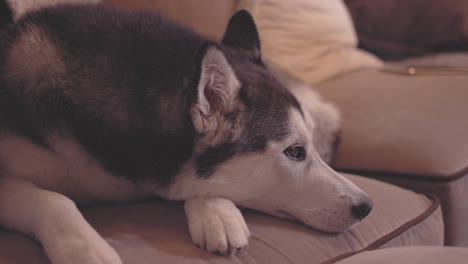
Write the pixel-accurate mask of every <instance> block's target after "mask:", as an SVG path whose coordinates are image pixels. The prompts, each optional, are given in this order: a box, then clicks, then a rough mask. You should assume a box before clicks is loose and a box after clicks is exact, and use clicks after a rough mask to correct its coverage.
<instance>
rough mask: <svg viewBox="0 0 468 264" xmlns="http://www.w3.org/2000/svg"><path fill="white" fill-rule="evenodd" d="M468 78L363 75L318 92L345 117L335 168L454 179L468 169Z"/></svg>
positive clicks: (332, 83) (328, 84)
mask: <svg viewBox="0 0 468 264" xmlns="http://www.w3.org/2000/svg"><path fill="white" fill-rule="evenodd" d="M467 83H468V75H458V76H444V75H424V76H410V75H401V74H393V73H387V72H381V71H371V70H369V71H359V72H355V73H352V74H348V75H345V76H342V77H340V78H336V79H334V80H331V81H329V82H326V83H324V84H322V85H319V86H317V89H318V90H319V91H320V93H321V94H322V95H323V96H324V98H325V99H326V100H329V101H330V102H332V103H334V104H335V105H336V106H337V107H338V108H339V109H340V110H341V112H342V116H343V126H342V133H341V143H340V145H339V147H338V152H337V156H336V160H335V162H334V166H335V167H336V168H339V169H342V170H355V171H366V172H386V173H389V174H392V175H393V174H405V175H406V174H410V175H415V177H418V175H419V176H421V177H423V176H424V177H439V178H440V177H442V178H446V179H449V178H453V177H458V176H461V175H464V171H465V170H466V169H467V168H468V141H467V140H466V135H467V131H468V122H467V121H466V120H467V118H466V113H468V104H467V103H466V98H468V89H466V87H467Z"/></svg>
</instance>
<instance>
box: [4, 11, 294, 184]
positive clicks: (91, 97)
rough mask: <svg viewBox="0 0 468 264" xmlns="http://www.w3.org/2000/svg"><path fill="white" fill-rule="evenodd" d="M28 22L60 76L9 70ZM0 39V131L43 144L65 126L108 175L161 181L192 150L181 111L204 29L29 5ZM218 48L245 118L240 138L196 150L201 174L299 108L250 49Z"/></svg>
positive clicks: (255, 145) (272, 132)
mask: <svg viewBox="0 0 468 264" xmlns="http://www.w3.org/2000/svg"><path fill="white" fill-rule="evenodd" d="M31 25H33V26H34V28H37V29H39V31H40V32H41V34H43V35H44V36H45V37H46V38H47V40H50V42H51V43H52V44H53V46H54V50H57V51H58V54H59V56H60V58H61V60H62V61H63V65H62V66H63V67H62V68H63V69H59V70H60V71H61V74H59V75H58V76H52V77H51V76H49V75H48V71H49V69H47V68H46V69H44V73H43V74H42V73H41V74H39V75H38V76H35V77H34V78H32V77H30V76H21V75H20V77H18V75H14V76H12V75H11V74H10V72H11V71H12V70H11V69H10V68H11V64H9V63H8V62H9V61H11V60H12V59H11V58H10V57H9V56H10V53H11V50H12V49H14V48H15V47H16V45H18V40H19V39H21V36H22V35H23V34H25V32H26V31H27V29H28V28H31ZM0 41H1V51H0V77H1V78H0V133H15V134H17V135H21V136H23V137H25V138H28V139H29V140H30V141H32V142H34V143H36V144H40V145H42V146H43V147H47V136H48V135H50V134H53V133H55V134H60V133H64V134H65V133H67V135H68V133H71V135H72V136H73V137H74V138H75V140H76V141H77V142H78V143H79V144H81V145H82V146H83V147H84V149H85V150H86V151H88V152H89V154H91V155H92V156H93V157H94V158H95V159H96V160H98V161H99V162H100V163H101V164H102V165H103V167H104V168H106V169H107V170H108V171H110V172H111V173H112V174H113V175H116V176H119V177H125V178H128V179H130V180H132V181H135V182H138V181H140V180H148V179H152V180H153V181H154V182H156V183H159V184H169V183H170V182H171V179H172V178H173V177H174V176H175V175H176V174H177V173H178V172H179V171H180V169H181V167H182V166H183V164H184V163H185V162H186V161H188V160H189V159H190V158H191V157H192V155H193V154H194V153H193V152H194V144H195V141H196V139H197V137H198V136H199V135H197V134H196V132H195V129H194V127H193V125H192V120H191V117H190V112H189V110H190V108H191V106H192V104H193V103H194V100H195V99H196V98H195V97H196V96H195V95H196V88H197V83H198V78H199V69H198V66H199V64H200V61H199V59H197V54H198V52H199V48H200V47H201V46H202V44H203V43H205V42H206V41H207V39H205V38H204V37H202V36H199V35H197V34H195V33H193V32H192V31H190V30H188V29H187V28H184V27H182V26H180V25H178V24H176V23H174V22H172V21H171V20H168V19H166V18H164V17H161V16H159V15H157V14H152V13H145V12H142V13H127V12H123V11H118V10H116V9H113V8H110V7H105V6H101V5H97V6H94V5H93V6H81V5H78V6H76V5H75V6H61V7H56V8H50V9H43V10H40V11H37V12H33V13H31V14H29V15H27V16H25V17H24V18H22V19H21V20H20V21H19V22H18V24H17V25H16V26H13V27H10V28H9V29H8V31H7V32H6V34H5V35H4V36H2V39H1V40H0ZM258 47H259V46H258ZM222 49H223V52H224V53H225V55H226V57H227V59H228V61H229V63H230V64H231V65H232V67H233V68H234V70H235V72H236V75H237V76H238V79H239V80H240V81H241V83H242V85H243V86H242V88H241V90H240V95H239V96H240V98H241V100H242V102H243V103H244V104H245V105H246V106H247V111H248V112H249V114H248V120H247V123H248V124H247V125H246V129H244V131H243V132H242V136H241V138H240V139H239V140H238V141H236V142H229V143H225V144H222V145H220V146H216V147H211V148H209V149H207V150H206V151H205V152H204V153H202V154H200V155H199V156H198V157H196V161H197V168H198V172H199V174H200V175H202V176H209V175H211V174H212V173H213V172H214V171H215V168H216V165H218V164H219V163H221V162H223V161H225V160H227V159H228V158H230V157H232V156H233V155H238V154H242V153H245V152H255V151H261V150H263V149H264V148H265V146H266V143H267V142H268V141H269V140H278V139H280V138H283V137H284V136H285V135H286V134H287V133H288V132H289V131H287V114H288V111H289V109H290V107H291V106H293V107H296V108H298V109H300V106H299V104H298V103H297V101H296V99H295V98H294V97H293V96H292V95H291V94H290V93H289V92H288V91H287V90H286V89H285V88H284V87H282V86H281V85H280V84H279V82H277V81H276V79H274V78H273V77H272V76H271V75H270V74H269V72H268V71H267V70H266V69H265V68H264V67H263V66H262V65H261V64H259V63H258V61H257V62H256V61H254V60H252V57H251V55H250V54H248V52H246V51H245V50H242V49H236V47H235V45H229V47H228V46H224V47H223V48H222ZM21 63H25V64H28V63H37V62H36V61H23V62H21ZM41 72H42V71H41ZM272 124H274V125H272ZM272 128H274V129H272ZM0 163H1V161H0ZM0 165H1V164H0ZM90 177H92V176H90Z"/></svg>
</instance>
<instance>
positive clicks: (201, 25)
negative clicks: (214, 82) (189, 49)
mask: <svg viewBox="0 0 468 264" xmlns="http://www.w3.org/2000/svg"><path fill="white" fill-rule="evenodd" d="M102 2H104V3H107V4H110V5H112V6H116V7H120V8H123V9H126V10H138V11H151V12H158V13H161V14H163V15H165V16H169V17H172V18H173V19H175V20H177V21H179V22H180V23H182V24H184V25H186V26H189V27H190V28H192V29H193V30H195V31H196V32H198V33H200V34H203V35H206V36H208V37H210V38H212V39H216V40H219V39H221V37H222V36H223V34H224V30H225V29H226V26H227V23H228V20H229V18H230V17H231V15H232V14H234V13H235V11H236V10H237V9H239V8H245V7H248V6H250V5H249V3H245V4H242V3H240V1H235V0H223V1H218V0H197V1H180V0H177V1H174V0H146V1H129V0H102Z"/></svg>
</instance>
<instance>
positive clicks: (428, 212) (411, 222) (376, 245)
mask: <svg viewBox="0 0 468 264" xmlns="http://www.w3.org/2000/svg"><path fill="white" fill-rule="evenodd" d="M428 197H429V198H430V199H431V200H432V204H431V205H430V206H429V207H428V208H427V209H426V210H425V211H424V212H423V213H422V214H420V215H419V216H417V217H416V218H413V219H411V220H409V221H408V222H406V223H405V224H403V225H402V226H400V227H398V228H397V229H395V230H393V231H392V232H390V233H388V234H386V235H385V236H383V237H381V238H379V239H377V240H376V241H374V242H372V243H371V244H369V245H368V246H367V247H365V248H363V249H361V250H358V251H352V252H346V253H343V254H341V255H338V256H335V257H333V258H331V259H329V260H326V261H324V262H322V263H321V264H331V263H335V262H337V261H340V260H342V259H345V258H348V257H351V256H354V255H356V254H358V253H361V252H364V251H369V250H374V249H378V248H380V247H381V246H382V245H384V244H385V243H387V242H389V241H390V240H392V239H394V238H396V237H398V236H399V235H401V234H402V233H404V232H405V231H406V230H408V229H410V228H412V227H414V226H416V225H417V224H419V223H421V222H423V221H424V220H426V219H427V218H428V217H429V216H430V215H431V214H432V213H434V212H435V210H437V208H439V206H440V201H439V198H437V197H436V196H428Z"/></svg>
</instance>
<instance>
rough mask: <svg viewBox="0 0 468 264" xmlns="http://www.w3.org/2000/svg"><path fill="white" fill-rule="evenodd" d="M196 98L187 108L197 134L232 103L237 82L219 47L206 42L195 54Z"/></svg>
mask: <svg viewBox="0 0 468 264" xmlns="http://www.w3.org/2000/svg"><path fill="white" fill-rule="evenodd" d="M197 61H198V69H199V70H198V71H199V78H198V85H197V91H196V96H195V97H196V101H195V103H194V105H193V106H192V109H191V115H192V120H193V124H194V127H195V129H196V130H197V132H198V133H200V134H206V133H208V132H210V131H213V130H215V129H216V128H217V126H219V124H218V123H219V122H221V120H220V117H223V115H224V113H226V112H227V111H228V110H229V109H230V108H231V107H232V106H233V104H234V101H235V99H236V98H237V95H238V92H239V89H240V82H239V80H238V79H237V77H236V74H235V73H234V70H233V69H232V67H231V65H229V62H228V61H227V59H226V57H225V56H224V54H223V52H222V51H221V49H220V47H219V46H218V45H217V44H215V43H213V42H207V43H205V44H204V45H202V47H201V48H200V51H199V54H198V59H197Z"/></svg>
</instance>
